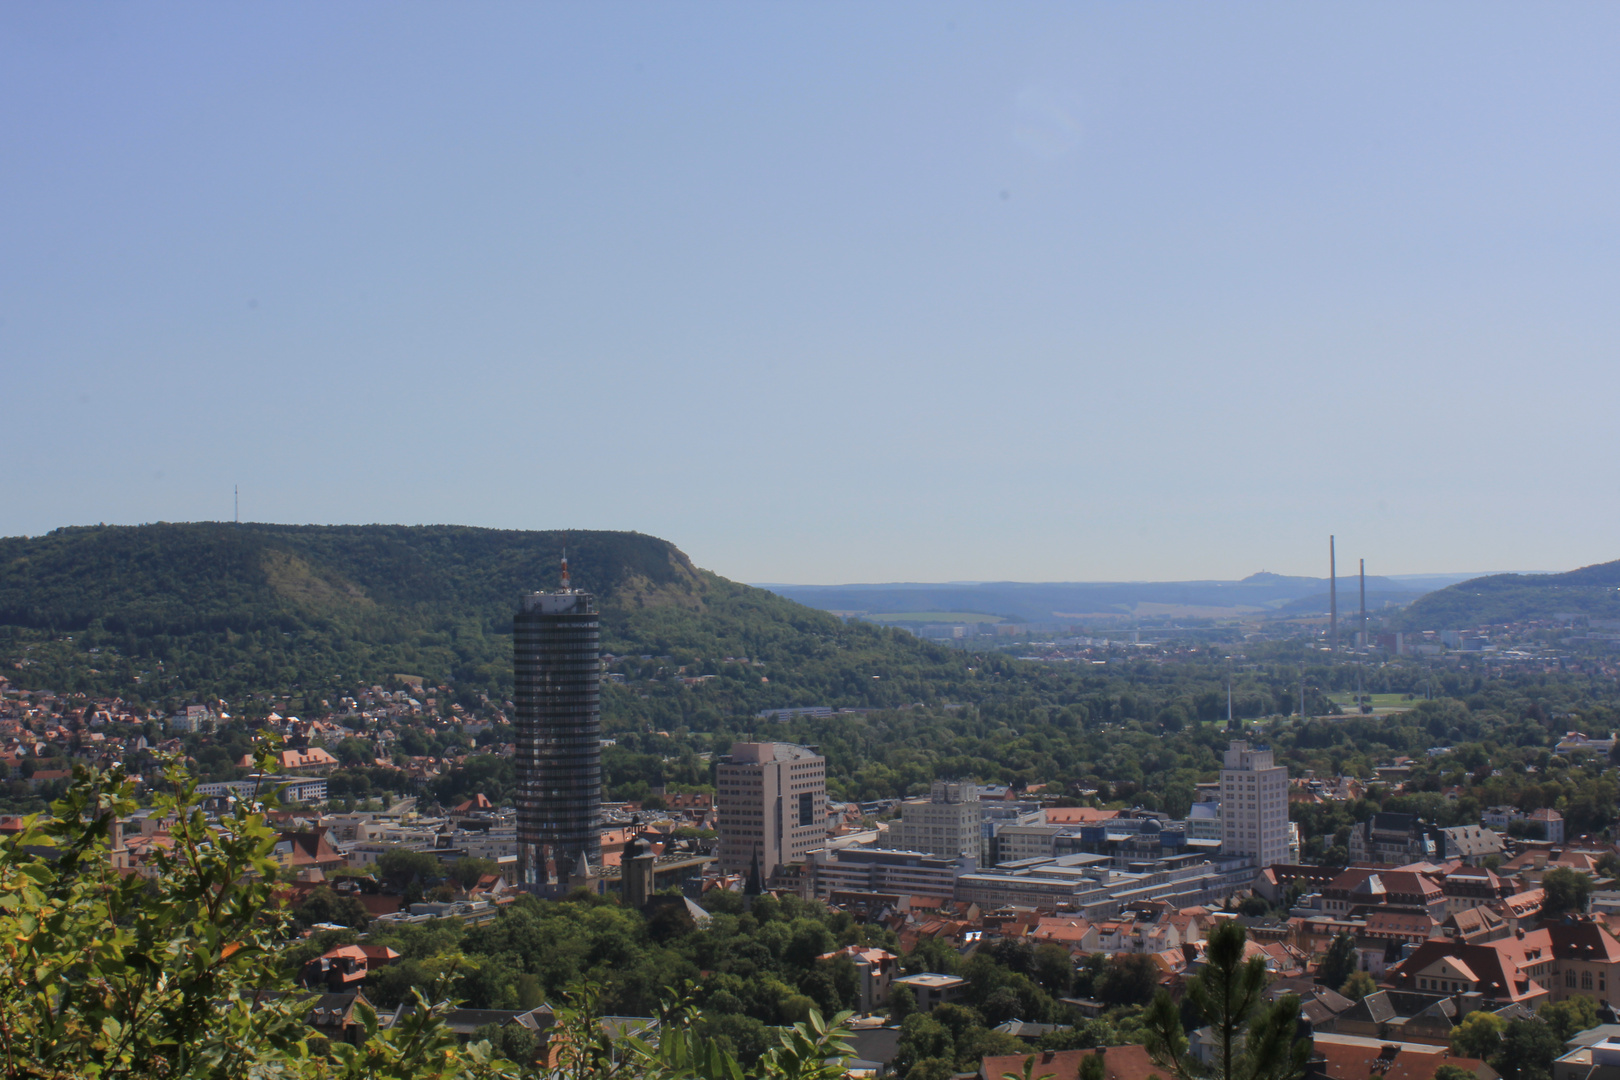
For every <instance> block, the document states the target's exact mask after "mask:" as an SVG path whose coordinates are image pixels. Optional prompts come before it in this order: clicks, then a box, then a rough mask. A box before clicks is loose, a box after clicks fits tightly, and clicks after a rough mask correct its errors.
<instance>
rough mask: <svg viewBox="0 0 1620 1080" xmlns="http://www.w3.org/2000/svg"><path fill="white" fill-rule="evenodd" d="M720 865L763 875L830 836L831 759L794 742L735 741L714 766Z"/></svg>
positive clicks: (764, 877)
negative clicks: (728, 753) (754, 868)
mask: <svg viewBox="0 0 1620 1080" xmlns="http://www.w3.org/2000/svg"><path fill="white" fill-rule="evenodd" d="M715 785H716V789H717V790H716V792H715V797H714V805H715V809H716V811H717V812H718V816H719V819H720V823H719V824H720V870H721V872H722V873H727V874H740V873H747V872H748V871H749V870H750V869H751V868H752V866H753V864H754V860H755V859H757V860H758V865H759V874H760V878H761V880H767V879H769V878H770V876H771V875H772V874H774V873H775V872H776V870H777V868H778V867H780V866H784V865H788V864H791V863H802V862H804V861H805V859H806V858H807V857H809V855H810V853H811V852H813V851H818V850H820V849H821V847H822V845H824V844H825V843H826V842H827V761H826V759H825V758H823V757H822V756H821V755H820V754H818V753H816V752H815V751H814V750H812V749H811V748H809V747H806V746H796V745H794V744H792V743H775V742H768V743H733V744H732V747H731V757H730V758H729V759H727V760H726V761H724V762H722V763H721V764H720V766H719V767H718V769H717V770H716V776H715Z"/></svg>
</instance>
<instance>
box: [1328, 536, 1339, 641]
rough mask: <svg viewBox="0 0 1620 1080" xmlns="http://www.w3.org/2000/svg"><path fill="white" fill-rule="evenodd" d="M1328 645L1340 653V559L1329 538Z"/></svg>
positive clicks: (1331, 538)
mask: <svg viewBox="0 0 1620 1080" xmlns="http://www.w3.org/2000/svg"><path fill="white" fill-rule="evenodd" d="M1328 645H1329V646H1331V647H1332V649H1333V651H1334V652H1338V651H1339V557H1338V555H1337V553H1336V552H1335V550H1334V547H1333V537H1332V536H1329V537H1328Z"/></svg>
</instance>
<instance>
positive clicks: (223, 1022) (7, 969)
mask: <svg viewBox="0 0 1620 1080" xmlns="http://www.w3.org/2000/svg"><path fill="white" fill-rule="evenodd" d="M270 761H271V759H270V756H269V754H268V753H261V754H260V762H261V764H260V767H261V768H263V769H265V771H269V769H268V766H269V764H270ZM199 801H200V800H199V799H198V797H197V795H196V788H195V783H194V782H193V781H192V780H191V778H190V777H189V776H188V775H187V773H186V771H185V769H184V767H183V766H182V765H181V764H180V763H179V762H178V761H177V760H170V761H169V762H168V763H167V764H166V766H165V771H164V785H163V787H162V788H160V791H159V794H158V795H157V797H156V798H155V800H154V809H156V811H157V812H158V813H159V814H160V815H162V816H164V817H169V818H171V819H172V821H171V825H170V836H171V837H172V838H173V846H172V848H171V849H169V850H162V849H159V850H157V851H155V852H154V854H153V857H152V863H151V866H152V870H153V874H152V876H150V877H146V878H143V877H140V876H130V877H121V876H120V875H119V874H117V873H116V872H115V871H114V870H113V868H112V865H111V860H110V858H109V857H108V852H107V847H108V839H107V838H108V834H109V831H110V827H111V823H112V821H113V820H114V819H115V818H116V817H121V816H123V815H126V814H128V813H130V812H131V811H133V810H134V809H135V805H136V804H135V800H134V789H133V786H132V785H131V784H129V783H128V782H127V781H126V780H125V778H124V775H123V771H122V770H121V769H116V768H115V769H113V770H111V771H108V772H101V771H96V770H89V769H85V768H83V767H80V768H78V769H76V770H75V772H74V778H73V781H72V784H71V785H70V787H69V788H68V791H67V794H66V795H65V796H64V797H63V798H62V799H61V800H59V801H57V802H56V803H55V804H53V805H52V807H51V813H50V815H49V816H48V817H46V818H44V819H42V820H36V821H34V822H33V823H31V824H30V825H29V826H28V827H27V828H25V829H24V831H23V832H21V833H19V834H17V835H15V836H13V837H10V838H8V839H6V840H5V841H4V843H0V935H3V940H4V941H5V942H6V943H7V947H6V949H5V951H4V952H3V953H0V1021H3V1022H0V1029H3V1030H4V1033H5V1034H4V1037H3V1038H0V1055H3V1057H4V1072H5V1074H6V1075H8V1076H13V1077H38V1078H46V1077H50V1078H58V1077H68V1076H97V1077H103V1078H111V1077H120V1078H130V1080H135V1078H148V1077H153V1078H155V1077H159V1076H161V1077H165V1078H187V1080H205V1078H206V1080H225V1078H227V1077H235V1076H246V1075H250V1074H263V1075H270V1074H272V1073H274V1074H277V1075H282V1076H287V1077H292V1078H301V1077H314V1076H316V1075H322V1076H328V1075H345V1076H360V1075H371V1076H378V1077H383V1076H388V1077H395V1078H401V1080H403V1078H409V1077H419V1076H420V1077H426V1076H428V1075H433V1076H446V1077H448V1076H455V1077H474V1076H478V1077H495V1076H512V1075H515V1073H514V1072H513V1067H512V1066H511V1065H510V1063H506V1062H502V1061H500V1060H499V1059H496V1058H495V1057H494V1056H493V1054H492V1052H491V1051H490V1049H489V1046H488V1044H487V1043H479V1044H474V1045H473V1046H470V1047H467V1048H465V1049H462V1048H458V1047H457V1046H456V1044H455V1040H454V1038H453V1037H452V1036H451V1035H450V1034H449V1032H448V1031H447V1030H446V1029H445V1027H444V1025H443V1023H442V1021H441V1019H440V1018H439V1015H438V1013H437V1012H436V1011H435V1010H434V1009H432V1008H429V1007H428V1006H427V1005H426V1004H425V1003H424V1002H422V1001H420V1000H418V1002H417V1008H416V1010H415V1011H414V1012H413V1013H412V1014H411V1016H410V1017H408V1018H406V1020H405V1021H404V1022H403V1023H401V1024H398V1025H395V1026H393V1027H391V1028H388V1029H383V1028H382V1027H381V1025H380V1024H379V1023H378V1021H377V1017H376V1016H375V1014H374V1013H372V1012H370V1011H369V1010H367V1009H364V1008H362V1009H360V1010H358V1012H357V1020H358V1022H359V1041H358V1044H357V1045H350V1044H348V1043H342V1044H334V1045H332V1046H331V1047H330V1053H331V1055H332V1056H333V1059H334V1060H333V1061H331V1062H327V1061H324V1060H322V1059H321V1057H319V1056H318V1053H317V1049H316V1047H317V1045H318V1042H317V1043H312V1042H311V1041H310V1039H309V1035H310V1032H309V1029H308V1028H307V1027H305V1025H304V1018H303V1008H304V1004H303V1001H302V999H301V998H300V997H299V996H297V995H295V994H290V993H285V991H287V990H290V989H291V987H290V986H289V985H288V984H287V983H286V982H285V981H284V980H285V975H284V974H283V969H284V959H283V957H284V953H285V952H286V950H287V943H288V941H289V938H288V935H287V926H286V923H285V921H284V916H283V915H282V914H280V913H279V908H278V907H277V905H276V903H275V898H274V893H273V889H274V886H273V884H272V882H273V880H274V868H275V864H274V863H273V862H272V860H271V858H270V854H271V852H272V851H273V850H274V848H275V842H276V834H275V832H274V831H273V830H271V828H270V827H269V826H268V825H267V824H266V822H265V819H264V816H263V814H262V813H260V812H257V811H256V810H254V809H253V808H252V807H251V805H250V804H249V803H248V802H247V801H246V800H243V801H242V802H239V803H237V804H236V806H235V807H234V809H232V810H231V811H230V812H228V813H226V814H225V815H224V816H222V817H220V818H218V819H215V820H213V821H210V820H208V819H206V818H205V817H204V816H203V814H202V812H201V810H200V809H199V808H198V804H199ZM267 990H270V991H283V992H282V993H281V994H280V995H279V996H277V997H274V998H272V999H269V1000H267V999H266V998H265V996H264V995H265V991H267Z"/></svg>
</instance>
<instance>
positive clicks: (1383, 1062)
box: [998, 1039, 1497, 1080]
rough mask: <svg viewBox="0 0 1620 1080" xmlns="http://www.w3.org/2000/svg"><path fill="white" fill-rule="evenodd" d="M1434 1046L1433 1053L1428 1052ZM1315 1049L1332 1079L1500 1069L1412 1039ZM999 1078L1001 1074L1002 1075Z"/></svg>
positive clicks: (1485, 1075) (1484, 1076)
mask: <svg viewBox="0 0 1620 1080" xmlns="http://www.w3.org/2000/svg"><path fill="white" fill-rule="evenodd" d="M1425 1050H1431V1051H1433V1052H1432V1053H1424V1052H1423V1051H1425ZM1315 1052H1316V1053H1317V1054H1318V1055H1320V1056H1321V1058H1322V1060H1323V1065H1322V1068H1323V1072H1324V1073H1325V1074H1326V1075H1327V1076H1328V1077H1329V1078H1330V1080H1368V1077H1379V1076H1381V1077H1383V1078H1384V1080H1432V1078H1433V1077H1434V1074H1435V1073H1436V1072H1437V1071H1439V1069H1440V1066H1442V1065H1455V1066H1457V1067H1458V1068H1461V1069H1466V1070H1467V1071H1468V1072H1471V1073H1473V1074H1474V1075H1475V1076H1478V1077H1480V1078H1481V1080H1494V1078H1495V1077H1496V1076H1497V1073H1496V1071H1495V1070H1494V1069H1492V1068H1491V1067H1490V1066H1489V1065H1487V1064H1485V1062H1483V1061H1480V1060H1479V1059H1478V1058H1465V1057H1455V1056H1453V1055H1451V1054H1449V1053H1447V1052H1445V1051H1444V1050H1442V1048H1440V1047H1418V1046H1414V1045H1412V1044H1410V1043H1391V1044H1387V1045H1383V1046H1380V1045H1378V1044H1377V1043H1376V1042H1374V1041H1373V1040H1370V1039H1369V1040H1367V1042H1366V1044H1360V1043H1350V1044H1347V1043H1341V1042H1336V1041H1332V1040H1326V1039H1319V1040H1317V1042H1316V1045H1315ZM998 1080H999V1078H998Z"/></svg>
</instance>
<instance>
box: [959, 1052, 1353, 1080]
mask: <svg viewBox="0 0 1620 1080" xmlns="http://www.w3.org/2000/svg"><path fill="white" fill-rule="evenodd" d="M1093 1055H1095V1056H1097V1057H1100V1058H1102V1059H1103V1080H1148V1078H1149V1077H1159V1078H1162V1077H1167V1076H1169V1075H1170V1072H1169V1071H1168V1070H1166V1069H1163V1068H1160V1067H1159V1066H1157V1065H1155V1064H1153V1059H1152V1058H1150V1057H1148V1052H1147V1048H1146V1047H1145V1046H1099V1047H1097V1048H1096V1049H1094V1050H1042V1051H1039V1052H1037V1053H1036V1054H1035V1055H1034V1057H1035V1068H1034V1072H1033V1073H1032V1074H1031V1075H1034V1076H1047V1075H1050V1076H1051V1077H1052V1080H1079V1077H1080V1063H1081V1062H1083V1061H1084V1060H1085V1059H1086V1058H1087V1057H1090V1056H1093ZM1029 1057H1030V1055H1029V1054H1005V1055H1000V1056H997V1057H987V1058H985V1059H984V1060H983V1061H982V1062H980V1064H979V1080H1001V1078H1002V1076H1003V1075H1004V1074H1006V1073H1013V1074H1014V1075H1016V1076H1022V1075H1024V1062H1025V1061H1027V1060H1028V1059H1029ZM1356 1080H1367V1078H1366V1075H1365V1074H1363V1075H1362V1076H1359V1077H1357V1078H1356Z"/></svg>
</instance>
